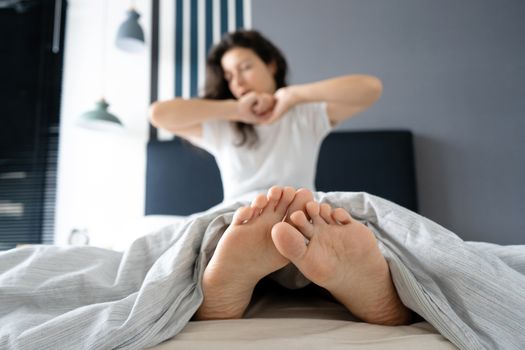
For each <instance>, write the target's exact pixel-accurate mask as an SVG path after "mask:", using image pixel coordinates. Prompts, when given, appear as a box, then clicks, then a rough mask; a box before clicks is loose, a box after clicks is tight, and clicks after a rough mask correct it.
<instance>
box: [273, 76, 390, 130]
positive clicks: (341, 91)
mask: <svg viewBox="0 0 525 350" xmlns="http://www.w3.org/2000/svg"><path fill="white" fill-rule="evenodd" d="M382 91H383V84H382V83H381V80H379V79H378V78H376V77H374V76H370V75H346V76H341V77H337V78H333V79H327V80H322V81H318V82H314V83H309V84H300V85H292V86H288V87H285V88H281V89H279V90H277V92H276V93H275V97H276V99H277V103H276V106H275V109H274V114H273V116H272V118H271V119H272V120H275V119H278V118H280V117H281V116H282V114H284V113H286V111H287V110H288V109H289V108H291V107H292V106H294V105H296V104H298V103H304V102H320V101H326V103H327V112H328V117H329V119H330V122H331V123H332V125H336V124H338V123H340V122H342V121H344V120H346V119H348V118H350V117H352V116H354V115H355V114H357V113H359V112H361V111H364V110H365V109H367V108H368V107H370V106H371V105H373V104H374V103H375V102H376V101H377V100H378V99H379V97H380V96H381V93H382Z"/></svg>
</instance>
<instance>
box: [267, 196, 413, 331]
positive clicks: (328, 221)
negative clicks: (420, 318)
mask: <svg viewBox="0 0 525 350" xmlns="http://www.w3.org/2000/svg"><path fill="white" fill-rule="evenodd" d="M306 213H307V214H308V216H309V217H310V218H311V221H310V220H309V219H308V218H307V217H306V215H305V213H304V212H302V211H297V212H294V213H292V215H291V216H290V220H291V222H292V225H293V226H292V225H290V224H288V223H284V222H282V223H277V224H276V225H275V226H274V227H273V229H272V239H273V241H274V243H275V246H276V248H277V250H278V251H279V252H280V253H281V254H282V255H283V256H285V257H287V258H288V259H290V261H291V262H292V263H293V264H294V265H296V266H297V268H298V269H299V270H300V271H301V272H302V273H303V274H304V275H305V276H306V277H307V278H308V279H310V280H311V281H312V282H314V283H315V284H317V285H319V286H321V287H324V288H326V289H327V290H328V291H329V292H330V293H331V294H332V295H333V296H334V297H335V298H336V299H337V300H339V302H341V303H342V304H343V305H345V306H346V307H347V308H348V310H350V312H352V313H353V314H354V315H355V316H357V317H359V318H361V319H362V320H363V321H365V322H369V323H376V324H384V325H400V324H406V323H408V322H409V320H410V317H411V312H410V310H409V309H407V308H406V307H405V306H404V305H403V304H402V303H401V300H399V297H398V295H397V292H396V290H395V287H394V285H393V283H392V279H391V277H390V270H389V268H388V264H387V262H386V260H385V258H384V257H383V255H382V254H381V252H380V251H379V248H378V246H377V241H376V239H375V237H374V235H373V233H372V232H371V231H370V229H368V228H367V227H366V226H365V225H363V224H361V223H360V222H358V221H356V220H353V219H352V217H351V216H350V214H348V212H347V211H345V210H344V209H342V208H338V209H335V210H332V208H331V207H330V206H329V205H328V204H321V205H319V204H318V203H316V202H309V203H308V204H307V205H306Z"/></svg>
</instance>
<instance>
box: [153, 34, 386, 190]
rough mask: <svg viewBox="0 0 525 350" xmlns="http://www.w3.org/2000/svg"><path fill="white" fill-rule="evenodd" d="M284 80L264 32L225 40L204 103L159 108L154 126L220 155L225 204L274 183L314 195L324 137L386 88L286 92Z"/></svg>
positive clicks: (359, 81)
mask: <svg viewBox="0 0 525 350" xmlns="http://www.w3.org/2000/svg"><path fill="white" fill-rule="evenodd" d="M286 74H287V64H286V60H285V58H284V57H283V55H282V54H281V52H280V51H279V49H277V48H276V47H275V46H274V45H273V44H272V43H271V42H269V41H268V40H267V39H265V38H264V37H263V36H262V35H261V34H259V33H258V32H256V31H238V32H234V33H230V34H227V35H226V36H225V37H224V38H223V39H222V41H221V42H220V43H219V44H218V45H216V46H215V47H214V48H213V49H212V50H211V52H210V54H209V56H208V59H207V75H206V84H205V91H204V98H202V99H190V100H186V99H182V98H177V99H173V100H168V101H161V102H156V103H154V104H153V105H152V107H151V120H152V123H153V124H154V125H155V126H157V127H159V128H164V129H167V130H169V131H171V132H173V133H175V134H176V135H178V136H181V137H183V138H185V139H187V140H189V141H190V142H192V143H193V144H195V145H197V146H199V147H202V148H204V149H206V150H207V151H209V152H210V153H212V154H213V155H214V156H215V159H216V161H217V164H218V166H219V169H220V172H221V177H222V183H223V189H224V191H223V192H224V198H225V199H232V198H238V197H239V196H241V195H247V194H249V195H251V196H252V197H253V194H254V193H256V192H260V191H265V190H267V189H268V188H270V187H271V186H272V185H290V186H293V187H296V188H300V187H304V188H308V189H311V190H313V189H314V178H315V169H316V162H317V155H318V151H319V148H320V145H321V142H322V140H323V138H324V137H325V136H326V135H327V134H328V133H329V132H330V130H331V128H333V127H334V126H335V125H337V124H339V123H341V122H342V121H344V120H346V119H348V118H350V117H352V116H354V115H356V114H357V113H359V112H361V111H363V110H365V109H367V108H368V107H370V106H371V105H372V104H373V103H374V102H375V101H376V100H377V99H378V98H379V96H380V95H381V91H382V84H381V81H380V80H379V79H377V78H375V77H372V76H367V75H348V76H341V77H337V78H333V79H328V80H323V81H319V82H314V83H310V84H301V85H292V86H286ZM270 155H271V156H270Z"/></svg>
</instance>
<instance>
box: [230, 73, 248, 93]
mask: <svg viewBox="0 0 525 350" xmlns="http://www.w3.org/2000/svg"><path fill="white" fill-rule="evenodd" d="M245 83H246V80H245V79H244V78H243V76H242V74H234V75H233V76H232V78H231V80H230V89H231V90H232V92H233V93H234V95H238V94H240V93H241V91H240V90H243V88H244V87H245Z"/></svg>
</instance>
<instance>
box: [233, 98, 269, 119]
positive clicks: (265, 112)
mask: <svg viewBox="0 0 525 350" xmlns="http://www.w3.org/2000/svg"><path fill="white" fill-rule="evenodd" d="M274 105H275V98H274V97H273V96H272V95H270V94H268V93H258V92H254V91H252V92H249V93H247V94H246V95H244V96H242V97H241V98H239V100H238V105H237V117H238V118H237V121H240V122H243V123H246V124H260V123H262V122H264V121H265V120H267V119H268V118H269V117H270V115H271V113H272V110H273V107H274Z"/></svg>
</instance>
